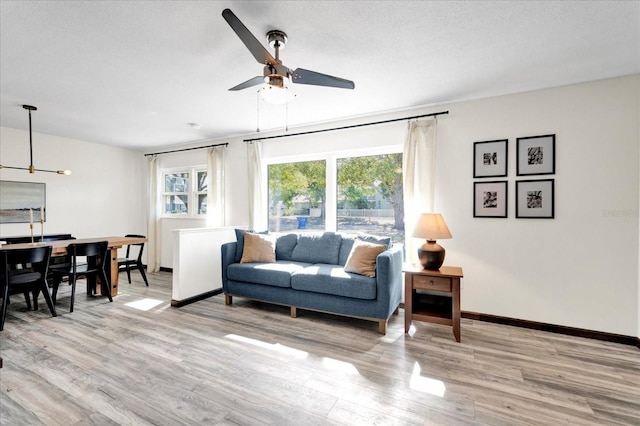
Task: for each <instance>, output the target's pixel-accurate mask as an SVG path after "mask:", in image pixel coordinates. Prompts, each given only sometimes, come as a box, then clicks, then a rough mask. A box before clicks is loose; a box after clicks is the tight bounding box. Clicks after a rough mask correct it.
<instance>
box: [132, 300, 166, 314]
mask: <svg viewBox="0 0 640 426" xmlns="http://www.w3.org/2000/svg"><path fill="white" fill-rule="evenodd" d="M161 303H162V300H158V299H148V298H145V299H138V300H134V301H133V302H129V303H125V304H124V306H128V307H129V308H134V309H137V310H139V311H150V310H151V309H153V308H155V307H156V306H158V305H160V304H161Z"/></svg>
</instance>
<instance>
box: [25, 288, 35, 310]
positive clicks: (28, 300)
mask: <svg viewBox="0 0 640 426" xmlns="http://www.w3.org/2000/svg"><path fill="white" fill-rule="evenodd" d="M34 297H35V295H34ZM34 300H35V299H34ZM24 303H26V304H27V309H28V310H31V298H30V296H29V292H28V291H25V292H24ZM33 305H34V306H35V308H34V310H35V309H38V305H37V303H36V302H35V301H34V303H33Z"/></svg>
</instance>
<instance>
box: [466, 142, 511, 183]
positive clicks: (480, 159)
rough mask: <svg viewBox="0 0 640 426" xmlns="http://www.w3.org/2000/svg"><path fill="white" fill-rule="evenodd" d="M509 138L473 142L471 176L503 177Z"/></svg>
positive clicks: (507, 156) (507, 159) (507, 155)
mask: <svg viewBox="0 0 640 426" xmlns="http://www.w3.org/2000/svg"><path fill="white" fill-rule="evenodd" d="M508 142H509V140H508V139H497V140H492V141H481V142H474V143H473V177H474V178H488V177H505V176H507V166H508V162H509V144H508Z"/></svg>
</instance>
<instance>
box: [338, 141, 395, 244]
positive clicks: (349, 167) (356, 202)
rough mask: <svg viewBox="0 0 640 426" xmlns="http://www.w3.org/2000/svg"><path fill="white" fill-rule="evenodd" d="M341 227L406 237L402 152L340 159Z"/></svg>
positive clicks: (349, 230)
mask: <svg viewBox="0 0 640 426" xmlns="http://www.w3.org/2000/svg"><path fill="white" fill-rule="evenodd" d="M337 180H338V191H337V207H338V211H337V221H338V223H337V227H336V229H337V230H338V231H342V232H347V233H349V232H368V233H372V234H376V235H380V236H391V237H392V239H393V240H394V241H397V242H402V241H403V239H404V201H403V194H402V191H403V186H402V154H399V153H398V154H386V155H374V156H366V157H350V158H339V159H338V160H337Z"/></svg>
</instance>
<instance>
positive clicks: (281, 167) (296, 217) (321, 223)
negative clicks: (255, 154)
mask: <svg viewBox="0 0 640 426" xmlns="http://www.w3.org/2000/svg"><path fill="white" fill-rule="evenodd" d="M268 175H269V176H268V181H269V182H268V184H269V230H271V231H275V232H278V231H289V230H293V229H318V230H323V229H324V228H325V214H324V208H325V206H324V205H325V199H326V191H325V190H326V161H325V160H317V161H304V162H298V163H283V164H271V165H269V167H268Z"/></svg>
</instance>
